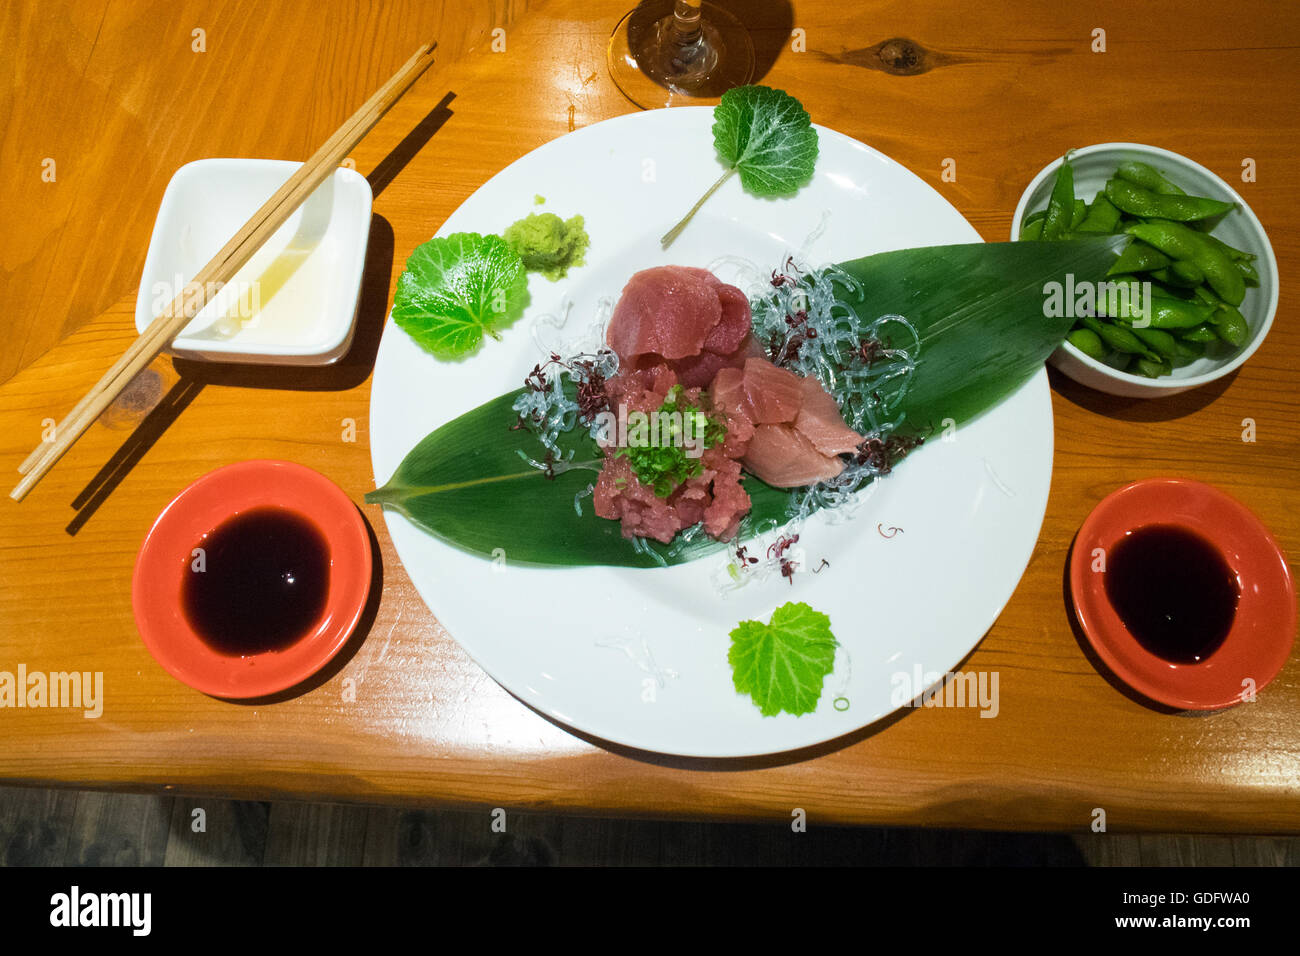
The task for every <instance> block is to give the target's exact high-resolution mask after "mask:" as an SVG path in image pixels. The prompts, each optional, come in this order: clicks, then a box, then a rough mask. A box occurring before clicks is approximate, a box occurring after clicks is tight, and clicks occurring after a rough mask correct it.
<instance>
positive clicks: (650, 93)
mask: <svg viewBox="0 0 1300 956" xmlns="http://www.w3.org/2000/svg"><path fill="white" fill-rule="evenodd" d="M700 32H701V39H700V41H699V42H697V43H695V44H694V45H693V46H691V47H687V48H685V49H683V48H682V47H681V46H680V44H677V43H674V42H672V41H673V39H674V30H673V0H658V2H655V3H643V4H641V5H640V6H638V7H637V8H636V9H635V10H633V11H632V12H631V13H629V14H628V15H627V16H625V17H624V18H623V19H622V20H620V21H619V24H618V26H617V27H615V28H614V33H613V35H612V36H611V37H610V38H609V47H608V48H607V50H606V59H607V61H608V63H609V73H610V76H611V77H612V78H613V80H614V83H615V84H616V85H617V86H618V88H619V90H620V91H622V93H623V95H624V96H626V97H627V98H628V99H629V100H631V101H632V102H633V103H635V104H636V105H637V106H640V107H641V108H642V109H657V108H658V107H661V106H709V105H712V104H716V103H717V102H718V100H719V99H720V98H721V97H722V94H723V93H725V92H726V91H727V90H729V89H731V88H733V87H736V86H744V85H745V84H746V83H749V82H750V81H751V80H752V79H753V78H754V44H753V42H752V41H751V40H750V38H749V31H748V30H746V29H745V25H744V24H743V23H741V22H740V21H739V20H737V19H736V18H735V16H733V15H732V14H730V13H728V12H727V11H726V10H724V9H723V8H722V7H720V6H718V5H717V4H714V3H707V2H705V3H702V4H700Z"/></svg>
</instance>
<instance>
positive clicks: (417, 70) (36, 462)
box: [9, 43, 436, 501]
mask: <svg viewBox="0 0 1300 956" xmlns="http://www.w3.org/2000/svg"><path fill="white" fill-rule="evenodd" d="M435 47H436V44H429V43H426V44H425V45H423V46H421V47H420V49H418V50H416V52H415V54H414V55H413V56H412V57H411V58H410V59H409V60H407V61H406V63H405V64H403V66H402V67H401V69H399V70H398V71H397V72H396V73H395V74H393V76H392V78H390V79H389V80H388V82H387V83H385V84H384V85H383V86H381V87H380V88H379V89H378V90H377V91H375V94H374V95H373V96H371V97H370V99H368V100H367V101H366V102H365V103H364V104H363V105H362V106H361V108H360V109H359V110H357V111H356V112H355V113H354V114H352V116H350V117H349V118H348V120H347V121H346V122H345V123H344V124H343V125H342V126H340V127H339V128H338V129H337V130H335V132H334V134H333V135H332V136H330V138H329V139H327V140H326V141H325V143H324V145H322V146H321V147H320V148H319V149H318V150H317V151H316V152H315V153H314V154H312V156H311V158H310V159H308V160H307V162H305V163H303V165H302V166H301V167H299V168H298V170H297V171H296V172H295V173H294V174H293V175H292V176H290V177H289V180H288V181H287V182H286V183H285V184H284V185H283V186H281V187H280V188H279V189H278V190H276V192H275V194H274V195H273V196H272V197H271V198H270V199H268V200H267V201H266V202H265V203H264V204H263V205H262V207H261V208H260V209H258V210H257V212H255V213H254V214H253V216H252V218H251V219H249V220H248V222H246V223H244V225H243V226H242V227H240V229H239V231H238V232H237V233H235V235H234V236H232V237H231V239H230V241H229V242H227V243H226V244H225V246H223V247H222V249H221V251H220V252H218V253H217V254H216V255H215V256H214V257H213V258H212V260H211V261H210V262H209V263H208V264H207V265H205V266H204V267H203V268H202V269H200V270H199V272H198V274H197V275H196V276H195V277H194V279H193V280H192V281H191V282H189V283H188V284H187V285H186V286H185V288H184V289H183V290H182V291H181V293H180V295H178V296H176V298H175V299H174V300H173V301H172V303H171V304H170V305H169V306H167V308H166V309H164V310H163V311H162V312H161V313H160V314H159V315H158V317H157V318H155V319H154V320H153V322H151V323H150V324H149V326H148V328H146V329H145V330H144V332H142V333H141V334H140V335H139V336H138V337H137V338H136V340H135V341H134V342H132V343H131V346H130V348H128V349H127V350H126V352H125V353H123V355H122V357H121V358H119V359H118V360H117V361H116V362H115V363H114V364H113V366H112V368H110V369H109V370H108V371H107V372H105V373H104V375H103V377H102V378H101V379H100V380H99V381H98V382H97V383H96V384H95V386H94V387H93V388H92V389H91V390H90V391H89V392H87V393H86V395H85V396H84V397H83V398H82V399H81V401H79V402H78V403H77V404H76V406H75V407H74V408H73V409H72V411H71V412H69V413H68V414H67V415H66V416H65V417H64V419H63V421H61V422H59V424H58V425H56V426H55V429H54V440H53V441H52V442H44V443H42V444H41V445H39V446H38V447H37V448H36V449H35V450H34V451H33V452H32V453H31V454H30V455H28V456H27V459H26V460H25V461H24V462H23V463H22V465H20V466H19V468H18V470H19V472H20V473H22V474H23V479H22V480H21V481H20V482H19V483H18V484H17V485H16V486H15V487H14V490H13V491H11V492H10V493H9V497H10V498H13V499H14V500H15V501H22V500H23V498H24V497H26V495H27V493H28V492H29V491H31V489H32V488H33V487H34V486H35V485H36V483H37V482H38V481H40V480H41V478H43V477H44V476H45V474H46V472H48V471H49V470H50V469H51V468H52V467H54V464H55V463H56V462H57V461H58V460H59V459H60V458H62V457H63V455H64V453H65V452H66V451H67V450H68V449H69V448H70V447H72V445H73V443H74V442H76V440H77V439H78V438H80V437H81V435H82V434H83V433H84V432H85V430H86V429H87V428H88V427H90V424H91V422H93V421H94V420H95V419H96V418H98V417H99V415H100V413H101V412H103V410H104V409H105V408H107V407H108V406H109V405H110V404H112V403H113V401H114V399H116V398H117V396H118V395H119V394H120V393H121V392H122V390H123V389H124V388H126V386H127V385H128V384H129V383H130V381H131V380H132V379H133V378H135V376H136V375H137V374H139V372H140V371H141V370H142V369H143V368H144V367H145V366H147V365H148V364H149V363H150V362H152V361H153V360H154V359H155V358H156V357H157V356H158V353H159V352H161V351H162V350H163V349H164V348H166V347H167V345H168V343H170V342H171V340H172V339H173V338H175V337H176V335H177V334H178V333H180V331H181V330H182V329H184V328H185V326H186V325H188V324H189V322H190V320H191V319H193V318H194V316H195V315H197V314H198V312H199V310H200V309H202V308H203V306H204V304H205V303H206V302H207V300H208V292H209V290H212V291H213V292H215V291H216V289H217V288H219V287H220V286H221V285H224V284H225V283H227V282H229V281H230V280H231V279H232V278H233V277H234V275H235V273H237V272H238V271H239V270H240V269H241V268H242V267H243V266H244V264H245V263H246V262H248V260H249V259H250V258H251V257H252V255H253V253H255V252H256V251H257V250H258V249H259V248H260V247H261V246H262V245H263V244H264V243H265V242H266V241H267V240H268V239H270V238H271V235H272V234H273V233H274V232H275V231H276V230H277V229H279V228H280V226H282V225H283V224H284V223H285V221H286V220H288V218H289V217H290V216H291V215H292V214H293V212H294V210H295V209H297V208H298V207H299V206H300V205H302V203H303V202H304V201H305V200H306V199H307V197H308V196H310V195H311V194H312V192H313V191H315V189H316V187H317V186H319V185H320V184H321V183H322V182H324V181H325V179H326V178H327V177H328V176H330V175H331V174H332V173H333V172H334V170H335V169H336V168H337V167H338V165H339V163H340V162H342V161H343V159H344V158H345V157H346V156H347V154H348V153H349V152H351V151H352V149H353V147H355V146H356V144H357V143H358V142H359V141H360V140H361V138H362V137H363V136H365V135H366V133H368V132H370V130H371V129H372V128H373V127H374V125H375V124H376V123H378V122H379V120H380V119H381V118H382V117H383V115H384V114H385V113H387V112H388V110H389V109H390V108H392V106H393V104H394V103H396V102H397V100H398V99H399V98H400V97H401V96H402V94H404V93H405V92H406V91H407V90H408V89H410V87H411V84H413V83H414V82H415V81H416V80H417V79H419V77H420V76H421V74H423V73H424V71H425V70H427V69H428V68H429V65H430V64H432V63H433V51H434V48H435Z"/></svg>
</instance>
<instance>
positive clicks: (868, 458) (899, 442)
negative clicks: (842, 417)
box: [853, 435, 925, 475]
mask: <svg viewBox="0 0 1300 956" xmlns="http://www.w3.org/2000/svg"><path fill="white" fill-rule="evenodd" d="M924 443H925V438H924V436H922V435H890V436H889V437H888V438H877V437H874V436H873V437H871V438H868V439H867V440H866V441H864V442H862V444H860V445H858V453H857V455H855V456H854V459H853V460H854V461H855V462H856V463H857V464H859V465H870V466H871V467H872V468H874V469H876V471H877V472H878V473H879V474H881V475H887V474H889V473H890V472H891V471H893V469H894V466H895V465H897V464H898V463H899V462H900V461H902V460H903V458H904V457H905V456H906V455H907V453H908V452H910V451H911V450H912V449H913V448H916V447H917V446H918V445H922V444H924Z"/></svg>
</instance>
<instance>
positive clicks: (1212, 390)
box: [1047, 366, 1237, 422]
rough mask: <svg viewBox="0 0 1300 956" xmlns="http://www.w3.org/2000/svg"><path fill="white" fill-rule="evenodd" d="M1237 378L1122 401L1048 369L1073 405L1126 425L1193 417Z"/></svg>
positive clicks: (1054, 386) (1056, 388) (1057, 388)
mask: <svg viewBox="0 0 1300 956" xmlns="http://www.w3.org/2000/svg"><path fill="white" fill-rule="evenodd" d="M1236 377H1237V373H1236V372H1233V373H1231V374H1230V375H1225V376H1224V377H1223V378H1220V379H1216V380H1215V381H1213V382H1208V383H1206V384H1205V385H1201V386H1199V387H1197V388H1193V389H1191V390H1189V391H1186V392H1179V393H1178V394H1177V395H1169V396H1166V397H1163V398H1121V397H1120V396H1118V395H1110V394H1108V393H1106V392H1099V391H1097V390H1096V389H1093V388H1088V387H1087V386H1086V385H1080V384H1079V383H1078V382H1076V381H1074V379H1072V378H1070V377H1069V376H1067V375H1064V374H1063V373H1061V372H1060V371H1058V370H1057V369H1055V368H1053V367H1051V366H1048V368H1047V378H1048V381H1049V382H1050V383H1051V386H1052V389H1053V390H1054V391H1055V392H1057V393H1058V394H1059V395H1060V396H1061V397H1062V398H1064V399H1065V400H1066V401H1068V402H1069V403H1070V404H1072V405H1077V406H1079V407H1080V408H1086V409H1087V410H1088V411H1090V412H1095V413H1096V414H1098V415H1105V416H1106V417H1107V418H1118V419H1121V420H1122V421H1126V422H1167V421H1172V420H1173V419H1175V418H1183V417H1185V416H1187V415H1191V414H1193V413H1194V412H1198V411H1200V410H1201V409H1202V408H1204V407H1205V406H1206V405H1209V404H1211V403H1212V402H1214V401H1216V400H1217V399H1218V397H1219V396H1220V395H1222V394H1223V392H1224V391H1225V390H1226V389H1227V387H1228V386H1229V385H1231V384H1232V381H1233V380H1234V379H1235V378H1236Z"/></svg>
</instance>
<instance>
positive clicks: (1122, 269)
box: [1106, 239, 1173, 276]
mask: <svg viewBox="0 0 1300 956" xmlns="http://www.w3.org/2000/svg"><path fill="white" fill-rule="evenodd" d="M1172 261H1173V260H1172V259H1170V258H1169V257H1168V256H1167V255H1165V254H1164V253H1163V252H1161V251H1160V250H1159V249H1156V248H1155V247H1154V246H1149V245H1147V244H1146V243H1145V242H1141V241H1139V240H1137V239H1134V240H1133V241H1132V242H1130V243H1129V244H1128V246H1127V248H1125V250H1124V251H1123V252H1121V253H1120V254H1119V258H1118V259H1116V260H1115V264H1114V265H1113V266H1111V267H1110V269H1108V270H1107V271H1106V274H1107V275H1111V276H1113V275H1120V274H1122V273H1126V272H1150V271H1151V270H1152V269H1163V268H1164V267H1165V266H1167V265H1169V263H1171V262H1172Z"/></svg>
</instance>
